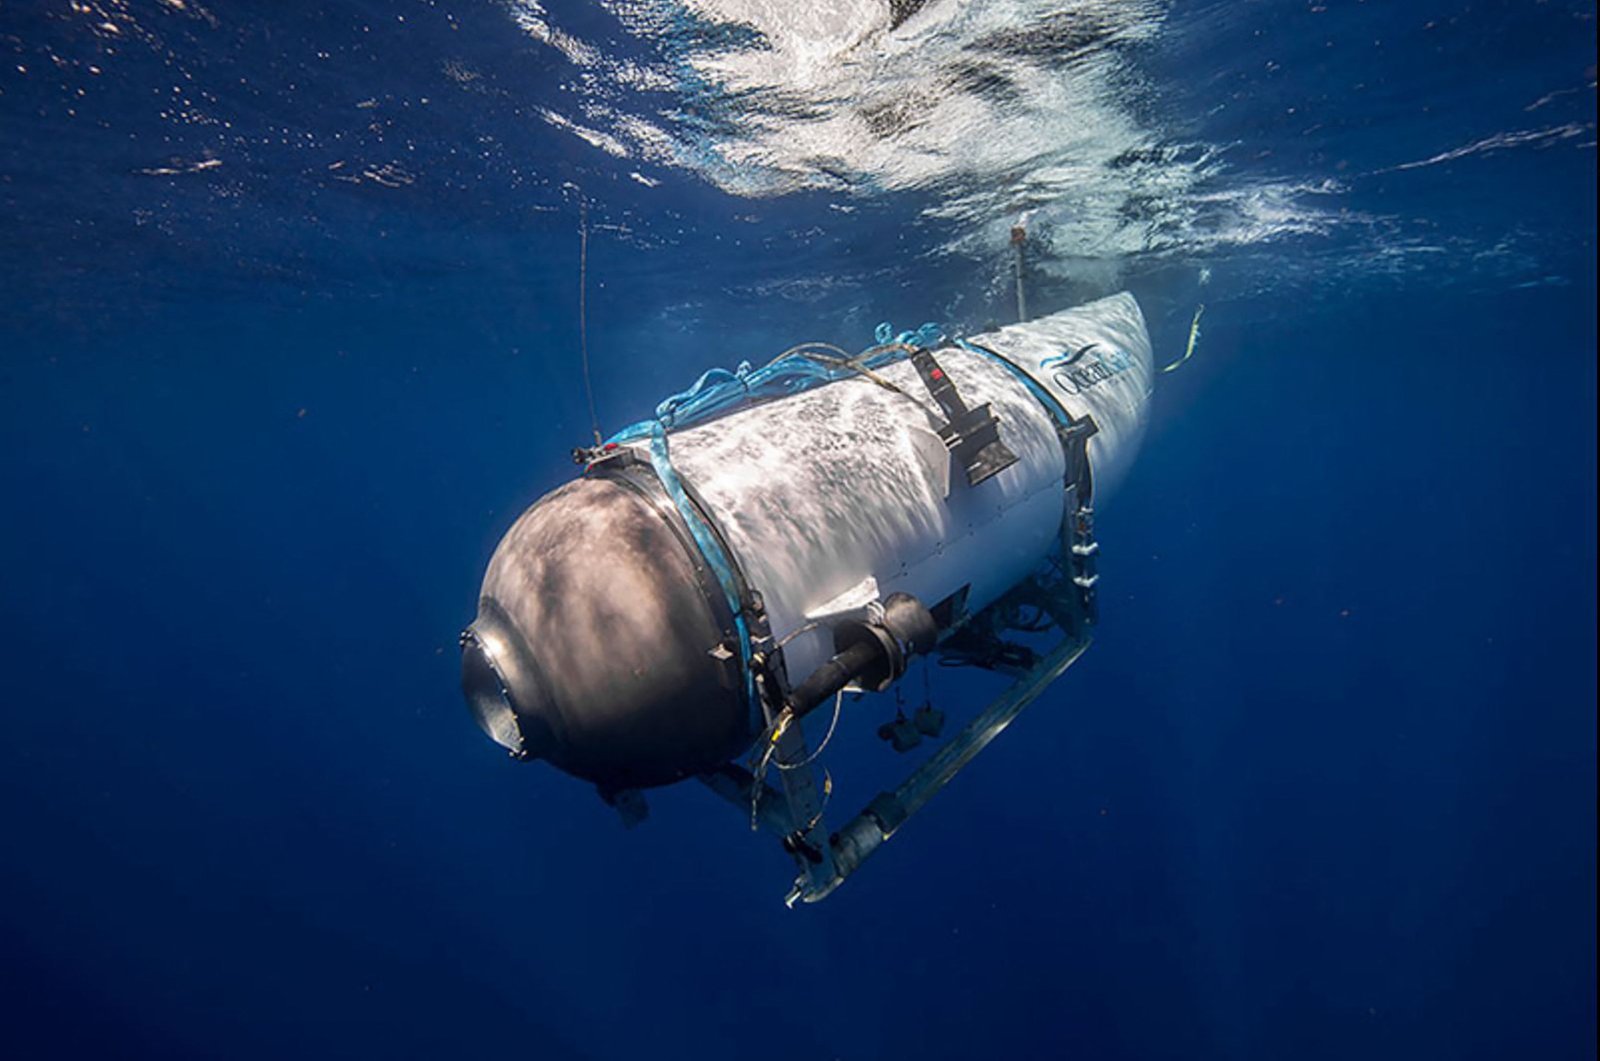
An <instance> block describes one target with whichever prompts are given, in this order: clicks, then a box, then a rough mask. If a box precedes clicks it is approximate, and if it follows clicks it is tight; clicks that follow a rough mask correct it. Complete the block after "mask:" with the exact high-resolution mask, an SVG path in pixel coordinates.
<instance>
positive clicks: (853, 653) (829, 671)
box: [789, 640, 883, 719]
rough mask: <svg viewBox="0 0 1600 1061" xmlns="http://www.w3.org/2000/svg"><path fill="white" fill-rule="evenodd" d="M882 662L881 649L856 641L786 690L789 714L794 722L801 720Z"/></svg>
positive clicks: (872, 643)
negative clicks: (793, 718) (803, 679)
mask: <svg viewBox="0 0 1600 1061" xmlns="http://www.w3.org/2000/svg"><path fill="white" fill-rule="evenodd" d="M882 658H883V648H882V647H881V646H880V645H878V644H877V643H876V642H874V641H871V640H864V641H857V642H856V643H855V644H853V645H851V646H850V647H849V648H847V649H845V650H844V651H843V652H840V653H838V654H837V655H835V656H834V657H833V658H832V659H830V660H828V662H826V663H824V664H823V665H822V666H820V667H818V668H817V669H816V670H814V671H812V672H811V674H810V675H808V676H807V678H806V680H805V681H803V682H801V683H800V684H799V685H797V686H795V687H794V688H793V689H792V690H790V692H789V711H790V713H791V714H793V715H794V717H795V718H797V719H798V718H804V717H805V716H806V715H808V714H810V713H811V711H812V710H813V709H815V708H816V707H817V705H818V704H821V703H823V702H824V701H826V700H827V699H828V697H830V696H832V695H833V694H835V693H837V692H838V691H839V690H840V689H843V688H844V687H845V686H846V685H849V684H850V683H851V682H852V681H854V680H855V679H856V678H859V677H860V676H861V675H863V674H865V673H866V672H867V671H869V670H871V669H872V668H873V667H875V666H877V665H878V664H879V663H880V662H881V660H882Z"/></svg>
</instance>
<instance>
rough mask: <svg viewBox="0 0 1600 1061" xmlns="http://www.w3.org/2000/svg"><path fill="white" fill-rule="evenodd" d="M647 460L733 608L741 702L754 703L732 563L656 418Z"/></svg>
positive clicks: (746, 636)
mask: <svg viewBox="0 0 1600 1061" xmlns="http://www.w3.org/2000/svg"><path fill="white" fill-rule="evenodd" d="M650 464H651V466H652V467H653V468H655V471H656V478H658V479H660V480H661V485H662V486H663V487H664V488H665V489H666V491H667V496H668V497H670V498H672V503H673V504H674V505H676V506H677V509H678V515H680V516H682V517H683V522H684V523H685V524H686V525H687V526H688V528H689V533H690V534H691V535H692V536H693V537H694V543H695V545H697V546H698V547H699V548H700V555H701V556H703V557H705V561H706V563H707V564H708V565H710V567H711V570H712V572H713V573H714V574H715V575H716V576H717V584H718V585H719V586H721V587H722V595H723V596H724V597H726V598H727V600H728V608H729V610H730V611H732V612H733V628H734V630H736V631H737V632H738V634H739V669H740V671H741V672H742V673H743V676H744V692H745V697H746V700H745V703H746V704H747V705H754V704H755V702H756V676H755V671H754V670H753V669H752V668H751V666H750V628H749V626H748V625H747V624H746V623H745V618H744V602H743V601H742V600H740V599H739V579H738V577H737V576H736V575H735V574H734V572H733V565H732V564H731V563H730V562H729V560H728V556H727V554H726V553H724V552H723V551H722V545H721V543H720V542H718V541H717V536H716V535H715V534H713V533H712V532H711V528H710V527H708V526H706V523H705V521H704V520H703V519H701V518H700V511H699V509H697V508H696V507H695V505H694V502H692V501H690V500H689V495H688V494H687V493H686V492H685V491H684V489H683V483H682V481H680V480H679V479H678V473H677V470H676V469H674V468H673V467H672V457H671V456H670V455H669V454H668V452H667V429H666V427H665V426H663V425H662V423H661V422H660V421H659V420H657V421H653V422H652V424H651V429H650ZM752 710H753V708H752Z"/></svg>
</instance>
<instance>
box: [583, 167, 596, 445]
mask: <svg viewBox="0 0 1600 1061" xmlns="http://www.w3.org/2000/svg"><path fill="white" fill-rule="evenodd" d="M578 352H579V354H580V355H581V356H582V358H583V393H584V394H585V396H587V397H588V399H589V426H590V427H591V428H593V429H594V444H595V445H596V446H598V445H600V442H601V439H600V417H599V415H598V414H597V413H596V412H595V411H594V384H593V383H592V382H591V381H590V379H589V202H588V200H586V199H585V198H584V197H583V193H582V192H581V191H580V192H579V193H578Z"/></svg>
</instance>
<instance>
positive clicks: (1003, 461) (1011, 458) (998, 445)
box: [911, 347, 1017, 486]
mask: <svg viewBox="0 0 1600 1061" xmlns="http://www.w3.org/2000/svg"><path fill="white" fill-rule="evenodd" d="M911 363H912V364H913V365H915V366H916V369H917V375H919V376H921V377H922V382H923V385H924V386H926V387H927V388H928V393H929V394H931V395H933V400H934V401H936V402H938V403H939V408H940V409H941V410H943V412H944V415H945V423H944V424H943V425H942V426H941V427H940V428H939V429H938V430H939V437H940V438H941V439H943V440H944V444H945V447H946V448H947V449H949V450H950V455H951V456H952V457H953V458H954V459H955V460H957V461H959V462H960V464H961V467H962V469H963V470H964V471H965V472H966V473H967V485H968V486H977V485H978V484H979V483H981V482H983V481H984V480H986V479H989V478H991V477H992V476H995V475H998V474H999V473H1001V472H1003V471H1005V470H1006V469H1007V468H1009V467H1011V466H1012V465H1013V464H1015V463H1017V455H1016V454H1015V453H1013V452H1011V450H1010V449H1008V448H1007V447H1006V444H1005V443H1004V442H1001V441H1000V421H999V419H998V418H996V416H995V415H994V413H993V412H991V411H990V408H989V405H988V403H987V402H985V403H984V404H983V405H979V406H977V407H975V408H968V406H967V403H966V402H965V401H963V400H962V399H961V394H960V393H959V392H958V391H957V390H956V385H955V383H954V382H953V381H952V380H951V379H950V376H949V375H948V374H947V373H946V372H945V370H944V369H943V368H942V367H940V365H939V362H938V360H936V359H935V358H934V356H933V351H931V350H927V349H925V348H922V347H918V348H917V349H916V350H914V351H912V354H911Z"/></svg>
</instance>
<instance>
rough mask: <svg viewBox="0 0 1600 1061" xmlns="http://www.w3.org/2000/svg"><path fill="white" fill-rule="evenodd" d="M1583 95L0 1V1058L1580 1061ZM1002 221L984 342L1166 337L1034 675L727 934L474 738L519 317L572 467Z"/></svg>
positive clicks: (976, 294) (443, 16)
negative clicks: (1054, 676)
mask: <svg viewBox="0 0 1600 1061" xmlns="http://www.w3.org/2000/svg"><path fill="white" fill-rule="evenodd" d="M1595 62H1596V18H1595V5H1594V4H1593V3H1592V2H1580V0H1549V2H1534V0H1416V2H1407V3H1380V2H1376V0H1372V2H1360V0H1325V2H1304V0H1233V2H1226V3H1213V2H1186V0H1172V2H1163V0H1127V2H1112V0H1060V2H1055V3H1047V2H1043V0H990V2H977V0H973V2H961V0H817V2H811V3H799V2H795V3H789V2H784V0H589V2H580V0H571V2H564V0H390V2H379V0H342V2H328V3H311V2H303V3H302V2H287V0H286V2H279V3H270V4H260V3H256V4H251V3H243V2H236V0H0V497H4V498H5V501H4V503H3V506H0V512H3V516H0V557H3V559H4V581H3V592H0V624H3V629H0V634H3V637H0V646H3V647H0V653H3V662H4V666H3V667H0V675H3V677H0V1054H3V1055H4V1056H5V1057H7V1058H57V1057H95V1058H107V1057H115V1058H143V1057H151V1058H164V1059H172V1058H239V1059H254V1058H285V1057H302V1058H323V1057H329V1058H332V1057H341V1058H369V1057H370V1058H443V1057H485V1056H508V1055H514V1056H523V1057H535V1058H540V1059H545V1058H549V1059H552V1061H565V1059H574V1061H611V1059H632V1058H640V1057H652V1058H680V1057H681V1058H695V1059H718V1061H720V1059H730V1061H731V1059H744V1058H752V1057H761V1058H774V1059H796V1061H800V1059H831V1058H838V1059H846V1061H854V1059H879V1058H882V1059H900V1058H906V1059H919V1061H922V1059H942V1058H959V1059H979V1058H984V1059H986V1058H1008V1059H1009V1058H1019V1059H1033V1058H1137V1059H1166V1058H1172V1059H1178V1058H1182V1059H1185V1061H1192V1059H1210V1058H1216V1059H1252V1061H1254V1059H1311V1058H1330V1059H1333V1058H1341V1059H1342V1058H1361V1059H1371V1058H1385V1059H1388V1058H1394V1059H1415V1058H1430V1059H1433V1058H1440V1059H1446V1058H1448V1059H1456V1058H1510V1057H1516V1058H1539V1059H1574V1061H1576V1059H1582V1058H1593V1057H1594V1056H1595V1052H1596V1016H1595V993H1596V967H1595V962H1596V944H1595V935H1596V924H1595V902H1596V891H1595V888H1596V880H1595V850H1596V846H1595V845H1596V841H1595V835H1596V820H1595V817H1596V814H1595V802H1596V798H1595V797H1596V776H1595V755H1596V741H1595V699H1596V654H1595V643H1596V610H1595V585H1596V570H1595V558H1596V467H1595V451H1596V360H1597V354H1596V296H1595V289H1596V268H1595V266H1596V247H1595V234H1596V216H1595V202H1596V167H1595V128H1596V96H1595V82H1596V71H1595ZM1013 227H1021V228H1022V229H1023V231H1024V233H1025V242H1024V244H1023V254H1024V259H1023V265H1022V281H1023V286H1024V288H1025V290H1026V295H1027V302H1028V309H1029V312H1030V313H1034V314H1042V313H1047V312H1052V311H1055V310H1060V309H1065V308H1067V307H1070V306H1072V305H1075V304H1078V303H1081V302H1084V301H1087V300H1089V299H1093V298H1098V297H1100V296H1102V295H1106V294H1110V293H1113V292H1116V291H1119V290H1129V291H1132V292H1133V293H1134V294H1135V295H1136V296H1137V297H1138V299H1139V300H1140V303H1141V305H1142V306H1143V309H1144V312H1145V316H1146V319H1147V321H1148V323H1149V327H1150V332H1151V336H1152V339H1153V341H1154V345H1155V349H1156V359H1157V363H1158V364H1160V365H1168V364H1171V363H1173V362H1176V361H1178V360H1179V359H1180V358H1182V357H1183V355H1184V353H1185V350H1186V344H1187V342H1188V339H1189V337H1190V329H1191V323H1192V322H1193V321H1194V320H1195V315H1196V312H1197V309H1198V308H1199V307H1200V306H1202V305H1203V306H1204V311H1203V315H1202V316H1201V317H1200V321H1199V333H1198V334H1199V338H1198V342H1197V343H1196V344H1195V347H1194V351H1193V356H1192V357H1190V358H1189V359H1188V360H1187V361H1185V362H1183V363H1182V364H1181V365H1180V366H1178V367H1177V368H1176V369H1175V370H1174V371H1172V372H1169V373H1164V374H1162V375H1160V376H1158V377H1157V385H1156V389H1155V393H1154V397H1153V403H1152V411H1151V421H1150V429H1149V432H1148V434H1147V436H1146V438H1145V440H1144V445H1143V449H1142V451H1141V452H1140V454H1139V456H1138V458H1137V460H1136V461H1135V463H1134V465H1133V468H1132V472H1131V474H1130V476H1129V478H1128V480H1127V482H1126V483H1125V484H1124V485H1123V487H1122V488H1121V490H1120V492H1119V493H1118V494H1117V495H1116V496H1115V497H1114V498H1113V499H1112V500H1111V502H1110V504H1108V505H1107V506H1105V507H1104V510H1103V511H1102V512H1100V513H1099V519H1098V538H1099V541H1100V543H1101V553H1100V568H1099V570H1100V578H1101V581H1100V587H1099V592H1100V598H1099V600H1100V604H1099V608H1100V617H1099V626H1098V629H1097V631H1096V636H1095V643H1094V645H1093V646H1092V647H1091V648H1090V650H1089V651H1088V653H1087V654H1086V655H1085V656H1084V658H1083V659H1082V661H1081V662H1079V663H1078V664H1076V665H1075V666H1074V667H1073V668H1072V669H1071V670H1070V671H1069V672H1068V673H1067V674H1066V675H1065V676H1064V677H1063V678H1062V679H1061V680H1059V681H1058V682H1056V683H1055V684H1054V685H1053V686H1051V688H1050V689H1049V691H1048V692H1047V693H1046V694H1045V695H1044V696H1043V697H1042V698H1041V699H1040V700H1039V701H1038V702H1036V703H1035V704H1034V705H1033V706H1032V707H1031V708H1030V709H1029V710H1028V711H1027V712H1025V713H1024V714H1023V715H1022V716H1021V717H1020V718H1019V719H1018V720H1017V722H1016V723H1015V724H1014V725H1012V726H1011V727H1010V728H1009V729H1008V730H1007V731H1006V732H1005V733H1004V734H1003V735H1002V736H1001V737H1000V738H999V739H998V740H997V741H996V742H995V743H994V744H993V745H991V746H990V747H989V749H988V750H987V751H986V752H985V754H984V755H982V756H980V757H979V758H978V759H977V760H976V761H975V762H974V763H973V764H972V765H971V766H970V767H969V768H968V769H966V770H965V771H964V772H963V773H962V774H961V775H960V776H959V777H958V778H957V779H956V780H955V781H954V782H953V783H952V784H951V785H950V787H949V788H948V789H947V790H946V791H945V792H943V793H942V794H940V795H939V797H938V798H937V799H935V800H934V801H933V802H932V803H931V804H930V805H929V806H928V807H927V808H926V810H924V811H923V812H922V813H921V814H919V815H918V816H917V817H916V818H915V820H913V821H911V822H909V823H908V824H907V825H906V826H905V827H904V828H903V829H902V830H900V831H899V832H898V833H897V834H896V835H895V837H894V839H893V841H892V842H891V843H889V844H887V845H886V846H885V847H884V849H883V850H882V851H880V852H879V853H878V854H877V855H876V856H875V857H874V858H873V859H872V860H871V861H870V862H869V863H868V864H867V865H865V866H864V867H863V868H862V869H861V871H860V872H859V873H858V874H856V875H855V876H854V877H852V878H851V879H850V880H849V881H848V882H847V883H846V884H845V885H844V886H843V887H842V888H840V890H839V891H838V892H837V893H836V894H834V895H833V896H832V897H830V898H829V899H827V901H825V902H823V903H820V904H817V905H811V906H802V907H798V908H796V909H794V910H788V909H786V908H785V907H784V904H783V897H784V895H785V893H786V892H787V890H788V887H789V882H790V880H791V878H792V876H793V865H792V863H791V861H790V859H789V857H788V856H787V855H785V854H784V853H783V852H782V851H781V850H780V849H779V848H778V846H777V844H776V843H775V842H773V841H772V840H771V839H770V838H768V837H766V836H764V835H757V834H754V833H752V832H751V831H750V829H749V823H748V820H747V816H742V815H741V813H740V811H739V810H738V809H737V808H731V807H729V806H727V805H726V804H724V803H722V802H721V801H720V800H718V798H717V797H716V796H715V795H713V794H712V793H711V792H709V791H707V790H706V789H704V788H703V787H701V786H698V785H694V784H685V785H679V786H675V787H671V788H666V789H662V790H658V791H652V792H651V793H650V794H649V801H650V817H649V819H648V820H647V821H646V822H644V823H643V824H642V825H640V826H639V827H638V828H636V829H632V830H627V831H625V830H624V829H623V828H622V827H621V825H620V823H619V822H618V818H617V814H616V812H615V811H614V810H613V809H611V808H610V807H607V806H606V805H605V804H604V803H602V801H601V800H600V799H598V798H597V797H596V794H595V791H594V789H593V788H592V787H591V786H589V785H586V784H584V783H582V782H579V781H577V780H575V779H573V778H571V777H567V776H565V775H563V774H561V773H559V772H557V771H555V770H554V769H552V768H551V767H550V766H548V765H547V764H541V763H532V764H524V763H518V762H514V761H512V760H511V759H509V758H508V757H507V756H506V754H505V753H504V751H503V750H502V749H500V748H498V747H496V746H495V745H494V744H493V743H491V742H490V741H489V740H488V739H486V738H485V737H484V735H483V734H482V733H481V732H480V731H479V730H478V728H477V727H476V726H475V725H474V723H473V720H472V718H471V716H470V715H469V713H468V711H467V708H466V707H465V705H464V704H463V702H462V698H461V692H460V684H459V683H460V679H459V669H460V656H459V649H458V647H457V635H458V633H459V632H460V630H461V629H462V627H463V626H464V625H465V624H466V623H467V622H469V621H470V620H471V619H472V617H473V615H474V611H475V608H476V603H477V592H478V587H479V583H480V580H481V579H482V576H483V571H484V567H485V565H486V563H487V561H488V559H489V556H490V554H491V552H492V550H493V549H494V546H495V543H496V542H497V541H498V540H499V538H500V536H501V535H502V534H503V533H504V532H505V531H506V529H507V528H508V527H509V526H510V525H511V523H512V521H513V520H514V519H515V518H516V516H517V514H518V513H519V512H521V511H522V510H523V509H524V508H525V507H526V506H527V505H529V504H530V503H532V502H533V501H534V500H535V499H537V498H538V497H539V496H540V495H542V494H544V493H545V492H547V491H549V490H551V489H554V488H555V487H557V486H558V485H560V484H562V483H564V482H567V481H569V480H570V479H571V478H572V476H573V475H574V473H575V469H574V467H573V465H572V463H571V461H570V458H569V453H570V451H571V449H572V447H574V446H576V445H583V444H586V443H588V442H589V441H590V440H591V438H592V427H591V419H590V413H589V406H588V402H587V399H586V397H585V392H584V380H583V372H582V367H581V366H582V358H581V345H582V344H580V319H579V294H580V281H581V286H582V288H583V291H584V298H585V314H584V320H583V321H582V322H581V323H582V326H583V327H582V330H583V331H584V332H585V333H586V346H587V352H588V359H589V363H590V366H591V374H592V382H593V388H594V404H595V411H596V414H597V418H598V420H599V423H600V426H601V428H602V429H603V430H605V431H607V432H609V431H613V430H616V429H618V428H621V427H622V426H623V425H625V424H628V423H631V422H633V421H636V420H639V419H640V418H642V417H644V416H647V415H648V414H649V412H650V410H651V409H652V408H653V407H654V405H655V403H656V402H657V401H658V400H660V399H661V398H662V397H663V396H665V395H667V394H670V393H672V392H674V391H678V390H680V389H681V388H683V387H685V386H687V385H688V384H689V383H691V382H692V381H693V380H694V379H695V378H696V377H697V376H698V375H699V374H700V373H701V372H703V371H704V370H706V369H708V368H711V367H714V366H723V367H729V368H731V367H733V366H735V365H737V364H738V363H739V362H741V361H745V360H748V361H751V362H753V363H758V364H759V363H761V362H762V361H764V360H766V359H767V358H769V357H771V356H772V355H774V354H777V353H778V352H780V351H782V350H784V349H786V348H788V347H790V346H792V345H793V344H795V343H797V342H801V341H804V340H820V341H826V342H830V343H835V344H838V345H840V346H842V347H845V348H847V349H849V350H852V351H854V350H860V349H862V348H864V347H866V346H868V345H870V344H871V343H872V336H873V331H874V328H875V326H876V325H877V324H878V323H879V322H881V321H890V322H892V323H893V326H894V327H895V328H896V329H900V328H913V327H916V326H917V325H919V324H921V323H922V322H923V321H935V322H938V323H939V324H941V325H942V326H943V327H944V328H945V329H947V330H948V331H950V332H951V333H953V334H954V333H963V334H976V333H978V332H980V331H983V330H984V329H985V328H986V327H989V326H991V325H992V324H994V323H996V322H998V323H1002V324H1004V323H1008V322H1010V321H1012V320H1014V319H1015V317H1016V313H1017V306H1016V280H1017V276H1016V260H1015V258H1014V250H1013V247H1012V245H1011V240H1010V234H1011V231H1012V229H1013ZM580 232H582V233H585V234H586V240H587V249H586V261H585V268H584V270H583V275H582V277H580ZM602 547H603V544H602ZM626 650H627V649H626V646H618V647H617V651H618V653H619V654H620V655H624V656H625V654H626ZM914 681H915V683H917V688H916V690H915V692H916V695H917V696H918V697H920V696H921V695H922V694H923V690H922V688H921V683H923V682H924V681H926V682H927V685H928V693H929V694H930V695H931V697H932V700H933V702H934V703H935V704H936V705H938V706H940V707H942V708H944V709H946V710H948V711H949V712H950V713H951V714H952V715H953V716H956V715H964V714H966V713H970V711H971V710H972V709H973V707H974V706H975V703H974V701H973V698H974V697H977V696H978V695H979V694H980V692H981V690H982V689H984V688H988V687H987V686H982V685H981V684H980V683H978V682H976V681H974V680H972V679H971V678H969V677H968V676H966V675H958V676H956V678H954V679H951V678H949V677H948V676H947V675H946V673H944V672H940V671H933V672H931V674H929V675H928V676H927V677H926V678H924V677H922V676H914ZM874 699H880V700H881V699H883V698H881V697H880V698H868V699H866V700H863V701H862V702H861V703H859V704H847V705H846V707H845V716H844V718H843V719H842V720H841V722H840V726H839V728H840V731H841V739H840V744H839V745H838V748H837V750H836V751H835V750H833V749H830V753H829V754H830V757H831V761H830V762H829V768H830V772H831V776H832V778H833V783H834V796H833V799H834V800H835V804H834V805H835V807H843V808H848V810H847V811H846V813H849V812H853V811H854V810H855V809H856V808H858V807H860V806H862V805H863V804H865V803H866V802H867V800H869V799H870V798H871V797H872V796H873V795H874V794H875V793H877V792H878V791H879V790H880V789H882V788H884V787H886V785H887V784H890V783H892V782H893V781H894V780H896V779H897V778H898V772H903V769H904V765H905V763H904V761H903V760H901V759H899V758H898V757H896V756H895V755H894V753H893V752H892V751H890V750H889V749H888V748H887V747H886V746H884V745H882V744H881V743H880V742H878V741H877V740H875V739H874V737H873V735H872V731H873V730H874V729H875V728H876V726H877V725H878V724H879V722H881V721H882V720H883V707H882V705H880V704H877V703H874V702H873V700H874ZM891 709H892V708H891Z"/></svg>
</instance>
